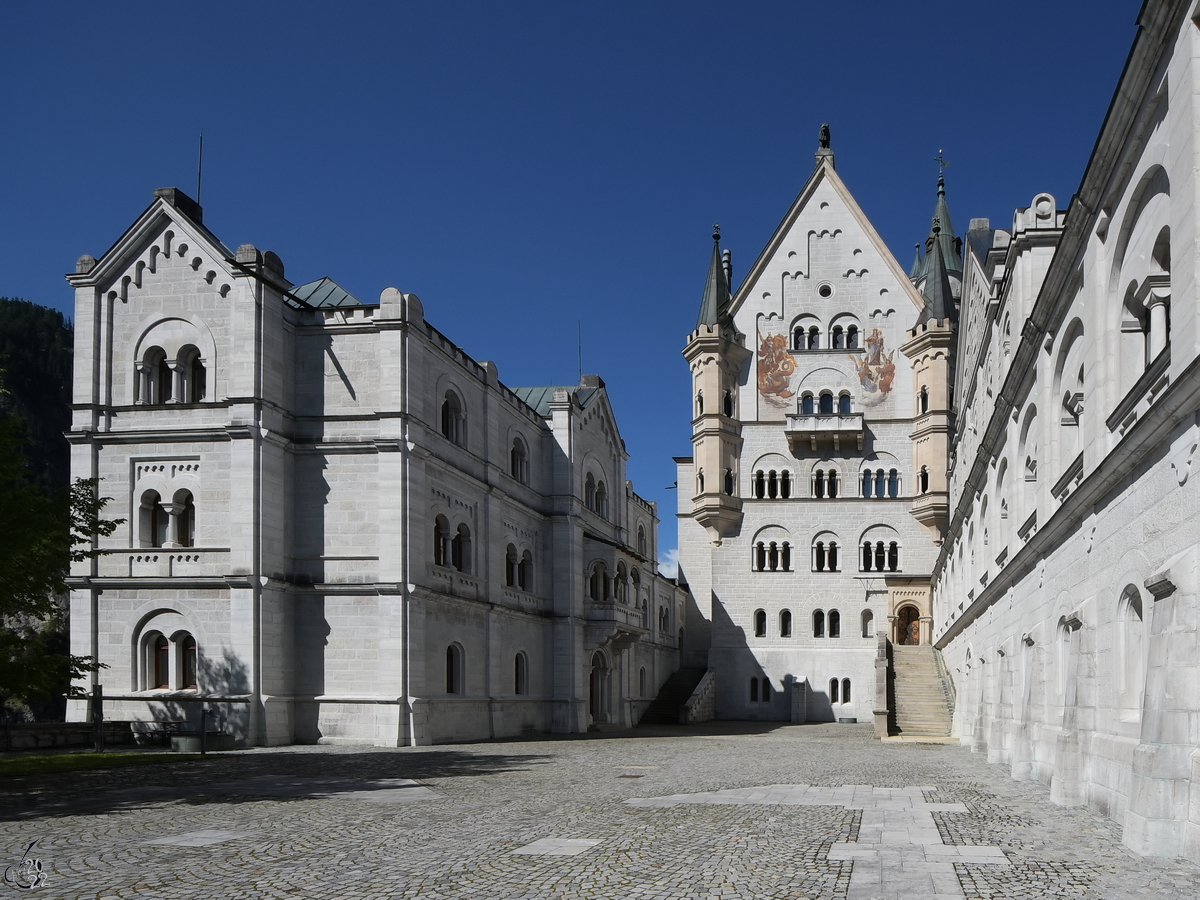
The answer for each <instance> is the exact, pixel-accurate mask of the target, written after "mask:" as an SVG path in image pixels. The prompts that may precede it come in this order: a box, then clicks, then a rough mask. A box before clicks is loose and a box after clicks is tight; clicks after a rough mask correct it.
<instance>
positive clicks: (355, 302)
mask: <svg viewBox="0 0 1200 900" xmlns="http://www.w3.org/2000/svg"><path fill="white" fill-rule="evenodd" d="M292 294H293V295H295V296H296V297H297V298H298V299H300V300H303V301H304V302H305V303H307V304H308V305H309V306H315V307H316V308H318V309H335V308H337V307H339V306H362V305H363V304H362V302H361V301H360V300H359V299H358V298H357V297H355V296H354V295H353V294H350V293H349V292H347V291H346V289H345V288H343V287H342V286H341V285H340V284H338V283H337V282H336V281H334V280H333V279H332V278H322V279H320V280H319V281H310V282H308V284H300V285H297V286H296V287H294V288H292Z"/></svg>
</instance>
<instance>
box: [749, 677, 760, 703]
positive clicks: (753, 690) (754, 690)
mask: <svg viewBox="0 0 1200 900" xmlns="http://www.w3.org/2000/svg"><path fill="white" fill-rule="evenodd" d="M750 702H751V703H757V702H758V679H757V678H751V679H750Z"/></svg>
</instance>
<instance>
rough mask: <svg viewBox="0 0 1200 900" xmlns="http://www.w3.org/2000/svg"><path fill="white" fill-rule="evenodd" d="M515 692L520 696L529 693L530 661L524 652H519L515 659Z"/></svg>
mask: <svg viewBox="0 0 1200 900" xmlns="http://www.w3.org/2000/svg"><path fill="white" fill-rule="evenodd" d="M513 693H514V694H517V695H518V696H523V695H525V694H528V693H529V661H528V660H527V659H526V658H525V654H524V653H518V654H517V655H516V658H515V659H514V661H513Z"/></svg>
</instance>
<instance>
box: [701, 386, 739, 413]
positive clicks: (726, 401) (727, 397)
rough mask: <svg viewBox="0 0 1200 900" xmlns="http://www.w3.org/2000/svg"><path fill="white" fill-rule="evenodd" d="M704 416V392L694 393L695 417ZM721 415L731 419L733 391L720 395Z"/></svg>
mask: <svg viewBox="0 0 1200 900" xmlns="http://www.w3.org/2000/svg"><path fill="white" fill-rule="evenodd" d="M702 415H704V391H696V416H697V417H699V416H702ZM721 415H723V416H728V417H729V418H733V391H725V392H724V393H722V394H721Z"/></svg>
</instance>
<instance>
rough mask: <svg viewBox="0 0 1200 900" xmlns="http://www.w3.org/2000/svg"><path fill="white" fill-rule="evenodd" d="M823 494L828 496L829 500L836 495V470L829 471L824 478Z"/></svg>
mask: <svg viewBox="0 0 1200 900" xmlns="http://www.w3.org/2000/svg"><path fill="white" fill-rule="evenodd" d="M825 493H827V494H828V495H829V497H830V499H833V498H835V497H837V495H838V475H837V470H836V469H830V470H829V472H828V474H827V475H826V476H825Z"/></svg>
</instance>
